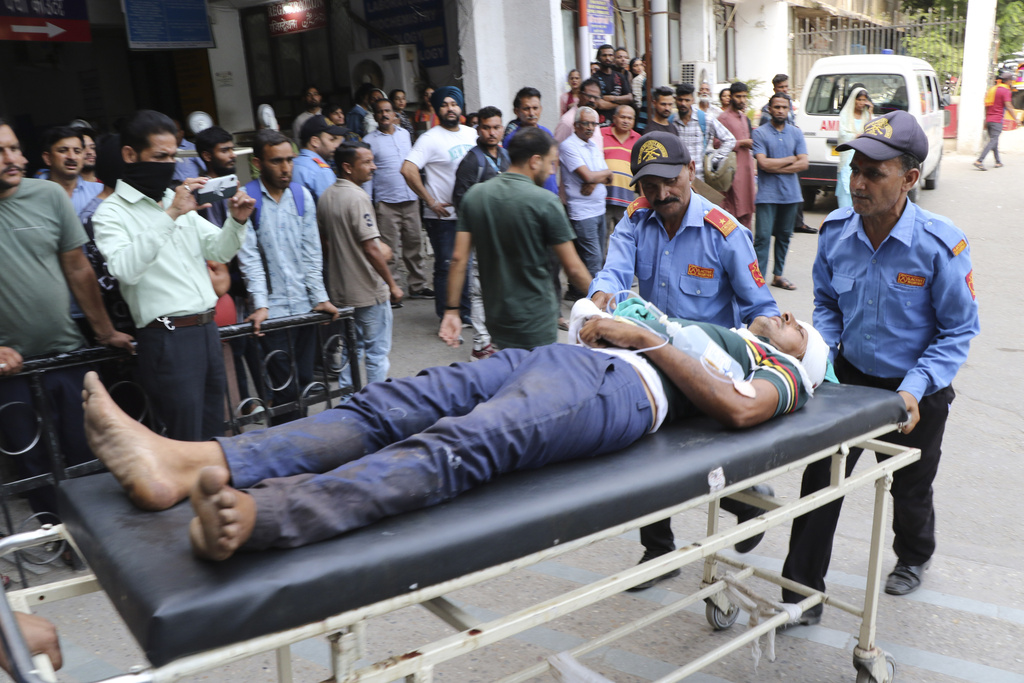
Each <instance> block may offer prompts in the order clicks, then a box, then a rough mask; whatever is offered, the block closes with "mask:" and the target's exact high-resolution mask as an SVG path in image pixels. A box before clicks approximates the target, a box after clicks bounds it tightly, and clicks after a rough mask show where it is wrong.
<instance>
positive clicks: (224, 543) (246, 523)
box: [188, 467, 256, 560]
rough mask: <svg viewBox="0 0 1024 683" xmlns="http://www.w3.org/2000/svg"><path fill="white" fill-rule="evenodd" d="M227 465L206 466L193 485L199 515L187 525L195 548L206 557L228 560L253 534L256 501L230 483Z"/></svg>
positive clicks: (200, 554) (192, 495)
mask: <svg viewBox="0 0 1024 683" xmlns="http://www.w3.org/2000/svg"><path fill="white" fill-rule="evenodd" d="M228 479H229V474H228V470H227V468H225V467H204V468H203V469H202V470H200V472H199V479H198V480H197V481H196V484H195V486H193V487H192V494H191V497H192V509H193V510H195V513H196V516H195V517H193V518H192V522H191V523H190V524H189V527H188V535H189V539H190V540H191V541H192V552H194V553H195V554H196V556H197V557H201V558H203V559H204V560H226V559H228V558H229V557H231V556H232V555H234V554H235V551H236V550H238V549H239V548H240V547H241V546H242V544H243V543H245V542H246V541H248V540H249V537H250V536H252V529H253V526H254V525H255V523H256V503H255V501H253V499H252V496H250V495H249V494H247V493H242V492H241V491H239V490H238V489H233V488H231V487H230V486H228Z"/></svg>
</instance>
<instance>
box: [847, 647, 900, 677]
mask: <svg viewBox="0 0 1024 683" xmlns="http://www.w3.org/2000/svg"><path fill="white" fill-rule="evenodd" d="M883 654H884V656H885V661H884V665H883V666H884V671H885V673H884V674H882V676H883V677H882V678H878V677H877V676H876V672H875V671H874V667H871V668H868V667H865V668H861V667H860V666H859V664H858V660H856V659H854V666H857V683H893V681H895V680H896V659H895V658H893V656H892V655H891V654H889V653H887V652H886V653H883ZM879 664H882V662H879Z"/></svg>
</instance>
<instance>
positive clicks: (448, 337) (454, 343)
mask: <svg viewBox="0 0 1024 683" xmlns="http://www.w3.org/2000/svg"><path fill="white" fill-rule="evenodd" d="M437 336H438V337H440V338H441V339H443V340H444V343H445V344H447V345H448V346H450V347H452V348H457V347H458V345H459V344H461V343H462V342H461V341H460V340H459V337H460V336H462V317H461V316H460V314H459V311H445V312H444V317H443V318H441V329H440V330H438V332H437Z"/></svg>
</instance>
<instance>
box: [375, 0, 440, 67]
mask: <svg viewBox="0 0 1024 683" xmlns="http://www.w3.org/2000/svg"><path fill="white" fill-rule="evenodd" d="M363 9H364V14H365V17H366V22H367V23H368V24H370V26H372V27H373V28H375V29H376V30H377V31H380V32H381V33H383V34H384V35H386V36H389V37H390V38H391V39H392V40H391V41H388V40H385V39H383V38H381V37H380V36H379V35H376V34H375V33H374V32H373V31H370V32H369V33H370V41H369V42H370V47H389V46H391V45H394V44H395V42H398V43H412V44H414V45H415V46H416V48H417V51H418V52H419V58H420V63H422V64H423V65H424V66H447V65H448V39H447V37H446V32H445V26H444V0H363ZM392 41H394V42H392Z"/></svg>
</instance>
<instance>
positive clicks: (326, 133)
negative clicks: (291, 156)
mask: <svg viewBox="0 0 1024 683" xmlns="http://www.w3.org/2000/svg"><path fill="white" fill-rule="evenodd" d="M346 133H348V130H347V129H346V128H344V127H343V126H335V125H334V124H332V123H331V122H330V121H328V120H327V119H325V118H324V117H323V116H320V115H319V114H317V115H316V116H311V117H310V118H309V119H307V121H306V122H305V123H304V124H302V132H301V133H300V136H299V140H300V144H301V146H302V149H301V150H300V152H299V156H298V157H297V158H296V159H295V166H294V170H293V172H292V177H293V179H294V180H295V182H297V183H299V184H301V185H302V186H303V187H305V188H306V189H307V190H309V191H310V192H311V193H312V194H313V199H314V200H315V201H320V195H321V194H323V192H324V190H326V189H327V188H328V187H330V186H331V185H333V184H334V181H335V180H337V179H338V177H337V176H336V175H335V174H334V169H332V168H331V165H330V164H329V163H327V160H328V159H332V158H334V150H336V149H338V145H340V144H341V143H342V141H343V140H344V139H345V138H344V136H345V134H346Z"/></svg>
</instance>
